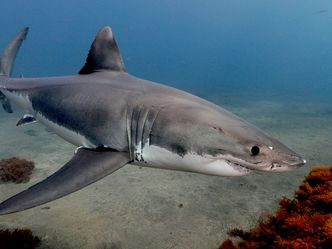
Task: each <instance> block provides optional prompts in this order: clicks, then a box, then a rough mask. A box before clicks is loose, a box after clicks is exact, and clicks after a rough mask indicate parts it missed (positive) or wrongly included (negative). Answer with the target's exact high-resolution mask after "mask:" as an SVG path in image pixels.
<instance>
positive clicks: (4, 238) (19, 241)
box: [0, 229, 40, 249]
mask: <svg viewBox="0 0 332 249" xmlns="http://www.w3.org/2000/svg"><path fill="white" fill-rule="evenodd" d="M39 244H40V238H38V237H37V236H34V235H33V233H32V232H31V230H30V229H15V230H12V231H11V230H8V229H6V230H0V249H34V248H37V247H38V246H39Z"/></svg>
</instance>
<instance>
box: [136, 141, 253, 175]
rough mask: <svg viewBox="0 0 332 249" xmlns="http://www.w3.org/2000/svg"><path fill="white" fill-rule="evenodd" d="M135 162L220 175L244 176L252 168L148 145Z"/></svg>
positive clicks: (146, 165)
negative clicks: (179, 153)
mask: <svg viewBox="0 0 332 249" xmlns="http://www.w3.org/2000/svg"><path fill="white" fill-rule="evenodd" d="M136 158H137V159H138V160H137V161H135V163H134V164H136V165H139V166H145V167H153V168H162V169H171V170H180V171H189V172H197V173H202V174H207V175H218V176H243V175H247V174H249V173H250V170H248V169H245V168H242V167H240V166H239V167H234V166H232V165H230V164H229V163H228V162H226V161H225V160H222V159H215V158H207V157H204V156H201V155H197V154H194V153H188V154H186V155H184V156H180V155H178V154H176V153H173V152H171V151H169V150H167V149H164V148H161V147H158V146H154V145H148V144H147V145H146V146H144V148H143V149H142V150H141V153H140V154H139V155H137V156H136Z"/></svg>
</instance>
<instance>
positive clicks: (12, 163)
mask: <svg viewBox="0 0 332 249" xmlns="http://www.w3.org/2000/svg"><path fill="white" fill-rule="evenodd" d="M34 167H35V164H34V162H32V161H28V160H25V159H20V158H17V157H12V158H8V159H2V160H0V179H1V181H3V182H15V183H25V182H28V181H29V180H30V175H31V173H32V170H33V169H34Z"/></svg>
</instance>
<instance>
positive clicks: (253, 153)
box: [250, 145, 259, 156]
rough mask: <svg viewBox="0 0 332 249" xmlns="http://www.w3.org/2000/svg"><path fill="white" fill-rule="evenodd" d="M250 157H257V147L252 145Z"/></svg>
mask: <svg viewBox="0 0 332 249" xmlns="http://www.w3.org/2000/svg"><path fill="white" fill-rule="evenodd" d="M250 151H251V155H253V156H257V155H258V154H259V147H258V146H257V145H254V146H252V147H251V150H250Z"/></svg>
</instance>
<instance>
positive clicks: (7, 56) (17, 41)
mask: <svg viewBox="0 0 332 249" xmlns="http://www.w3.org/2000/svg"><path fill="white" fill-rule="evenodd" d="M28 31H29V28H28V27H26V28H24V29H22V30H21V31H20V32H19V33H18V34H17V35H16V37H15V38H14V39H13V40H12V41H11V42H10V43H9V44H8V45H7V47H6V49H5V51H4V52H3V55H2V56H1V58H0V76H6V77H10V76H11V74H12V71H13V64H14V61H15V58H16V55H17V52H18V50H19V49H20V47H21V44H22V42H23V40H25V38H26V36H27V34H28ZM0 102H1V104H2V107H3V109H4V110H5V111H6V112H8V113H12V112H13V110H12V108H11V105H10V102H9V100H8V99H7V98H6V96H5V95H4V94H3V93H2V92H1V91H0Z"/></svg>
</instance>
